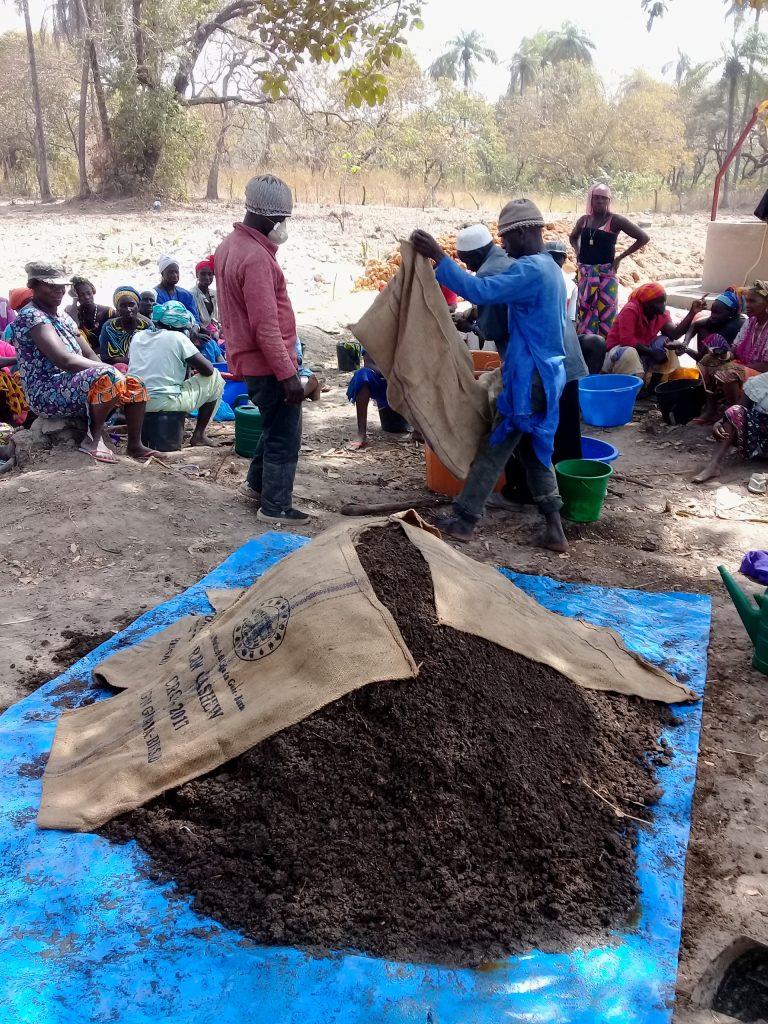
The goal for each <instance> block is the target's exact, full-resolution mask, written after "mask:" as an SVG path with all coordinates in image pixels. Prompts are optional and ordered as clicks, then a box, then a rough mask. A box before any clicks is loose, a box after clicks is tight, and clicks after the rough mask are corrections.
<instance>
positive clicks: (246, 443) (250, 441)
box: [235, 402, 264, 459]
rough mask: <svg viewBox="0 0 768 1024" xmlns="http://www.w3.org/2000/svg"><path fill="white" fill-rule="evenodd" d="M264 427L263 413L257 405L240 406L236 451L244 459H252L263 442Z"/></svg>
mask: <svg viewBox="0 0 768 1024" xmlns="http://www.w3.org/2000/svg"><path fill="white" fill-rule="evenodd" d="M263 429H264V425H263V421H262V418H261V413H260V412H259V410H258V409H257V408H256V406H255V405H251V403H250V402H249V403H248V404H247V405H241V406H238V407H237V408H236V409H235V451H236V452H237V454H238V455H242V457H243V458H244V459H252V458H253V456H254V455H255V453H256V446H257V445H258V443H259V441H260V440H261V435H262V433H263Z"/></svg>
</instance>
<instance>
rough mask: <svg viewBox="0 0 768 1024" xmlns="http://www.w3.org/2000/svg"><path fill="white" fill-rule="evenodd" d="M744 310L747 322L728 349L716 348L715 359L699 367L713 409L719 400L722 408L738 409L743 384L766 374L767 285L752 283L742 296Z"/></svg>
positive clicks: (762, 282) (767, 339)
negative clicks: (723, 404)
mask: <svg viewBox="0 0 768 1024" xmlns="http://www.w3.org/2000/svg"><path fill="white" fill-rule="evenodd" d="M746 307H747V317H748V318H749V319H748V320H747V322H746V323H745V324H742V326H741V329H740V331H739V333H738V334H737V335H736V339H735V340H734V342H733V344H732V345H731V346H730V349H728V350H727V351H726V350H724V349H722V348H720V349H719V350H718V352H717V355H716V357H715V358H712V359H708V360H707V361H706V362H707V365H706V366H702V376H703V377H704V383H705V384H706V386H707V390H708V391H711V392H712V396H713V400H712V405H714V407H715V408H716V406H717V402H718V401H719V400H722V401H724V402H725V406H726V408H729V407H730V406H733V405H738V403H739V402H740V401H741V396H742V387H743V385H744V383H745V381H747V380H749V378H750V377H756V376H757V375H758V374H760V373H765V372H766V371H767V370H768V281H755V283H754V284H753V285H752V287H751V288H750V289H749V291H748V292H747V294H746ZM713 355H714V353H713ZM703 362H704V360H702V363H703ZM700 365H701V364H700ZM709 408H710V409H711V408H712V406H710V407H709ZM708 411H709V410H708Z"/></svg>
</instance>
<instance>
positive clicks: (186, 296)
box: [155, 285, 200, 324]
mask: <svg viewBox="0 0 768 1024" xmlns="http://www.w3.org/2000/svg"><path fill="white" fill-rule="evenodd" d="M155 291H156V292H157V302H158V304H159V305H161V306H162V305H163V303H165V302H170V301H171V299H175V300H176V302H180V303H181V304H182V306H184V308H185V309H188V310H189V312H190V313H191V314H192V316H193V317H194V318H195V323H196V324H199V323H200V313H199V312H198V310H197V303H196V302H195V296H194V295H193V294H192V292H188V291H187V289H186V288H179V286H178V285H176V289H175V291H174V293H173V295H169V294H168V292H167V291H166V290H165V288H162V287H161V288H156V289H155Z"/></svg>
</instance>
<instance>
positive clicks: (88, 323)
mask: <svg viewBox="0 0 768 1024" xmlns="http://www.w3.org/2000/svg"><path fill="white" fill-rule="evenodd" d="M69 294H70V295H71V296H72V297H73V298H74V300H75V301H74V302H73V303H72V305H71V306H67V308H66V310H65V312H66V313H67V314H68V315H69V316H71V317H72V319H73V320H74V321H75V323H76V324H77V326H78V328H79V329H80V332H81V334H82V335H83V337H84V338H85V340H86V341H87V342H88V345H89V346H90V347H91V348H92V349H93V350H94V351H98V348H99V335H100V334H101V328H102V327H103V326H104V324H105V323H106V322H107V320H109V318H110V317H111V316H114V315H115V311H114V309H112V307H111V306H99V305H98V304H97V302H96V289H95V287H94V286H93V285H92V284H91V282H90V281H89V280H88V278H87V277H77V276H75V277H73V278H72V288H71V289H70V292H69Z"/></svg>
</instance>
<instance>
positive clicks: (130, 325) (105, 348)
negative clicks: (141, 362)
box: [99, 285, 152, 372]
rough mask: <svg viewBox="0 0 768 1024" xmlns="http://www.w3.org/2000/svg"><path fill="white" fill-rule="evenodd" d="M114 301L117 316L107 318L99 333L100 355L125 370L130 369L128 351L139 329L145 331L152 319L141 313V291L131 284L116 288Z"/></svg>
mask: <svg viewBox="0 0 768 1024" xmlns="http://www.w3.org/2000/svg"><path fill="white" fill-rule="evenodd" d="M112 303H113V305H114V307H115V309H116V310H117V316H115V317H112V319H111V320H107V322H106V323H105V324H104V326H103V327H102V328H101V334H100V335H99V355H100V356H101V361H102V363H109V364H110V366H116V367H117V368H118V369H119V370H122V371H123V372H125V371H126V370H127V369H128V351H129V349H130V347H131V339H132V338H133V336H134V334H135V333H136V332H137V331H145V330H146V329H147V328H148V327H151V326H152V321H151V320H147V318H146V317H143V316H141V315H140V314H139V293H138V292H137V291H136V289H135V288H133V287H132V286H131V285H121V286H120V287H119V288H117V289H115V294H114V295H113V296H112Z"/></svg>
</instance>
